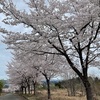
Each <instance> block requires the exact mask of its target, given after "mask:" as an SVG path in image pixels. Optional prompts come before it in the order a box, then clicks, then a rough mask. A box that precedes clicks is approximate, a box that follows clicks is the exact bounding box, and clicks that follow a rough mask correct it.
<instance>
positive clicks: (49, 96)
mask: <svg viewBox="0 0 100 100" xmlns="http://www.w3.org/2000/svg"><path fill="white" fill-rule="evenodd" d="M46 82H47V93H48V100H51V91H50V80H49V79H47V78H46Z"/></svg>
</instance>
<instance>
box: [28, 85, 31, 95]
mask: <svg viewBox="0 0 100 100" xmlns="http://www.w3.org/2000/svg"><path fill="white" fill-rule="evenodd" d="M30 92H31V91H30V85H28V94H30Z"/></svg>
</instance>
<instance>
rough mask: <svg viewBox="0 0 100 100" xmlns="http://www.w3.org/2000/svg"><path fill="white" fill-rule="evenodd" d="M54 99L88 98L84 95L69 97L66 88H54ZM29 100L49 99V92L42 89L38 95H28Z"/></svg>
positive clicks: (52, 95) (75, 99)
mask: <svg viewBox="0 0 100 100" xmlns="http://www.w3.org/2000/svg"><path fill="white" fill-rule="evenodd" d="M51 97H52V100H86V99H85V96H84V97H79V96H77V97H69V96H67V92H66V90H64V89H62V90H53V91H52V92H51ZM27 98H28V100H47V92H46V90H41V91H38V92H37V95H36V96H33V95H27Z"/></svg>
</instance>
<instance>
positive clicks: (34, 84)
mask: <svg viewBox="0 0 100 100" xmlns="http://www.w3.org/2000/svg"><path fill="white" fill-rule="evenodd" d="M33 87H34V95H36V82H33Z"/></svg>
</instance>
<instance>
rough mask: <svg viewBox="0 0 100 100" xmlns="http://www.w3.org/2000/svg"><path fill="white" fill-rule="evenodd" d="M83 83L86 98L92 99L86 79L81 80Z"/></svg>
mask: <svg viewBox="0 0 100 100" xmlns="http://www.w3.org/2000/svg"><path fill="white" fill-rule="evenodd" d="M82 81H83V83H84V87H85V91H86V98H87V100H93V92H92V88H91V84H90V82H89V80H88V79H86V80H82Z"/></svg>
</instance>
